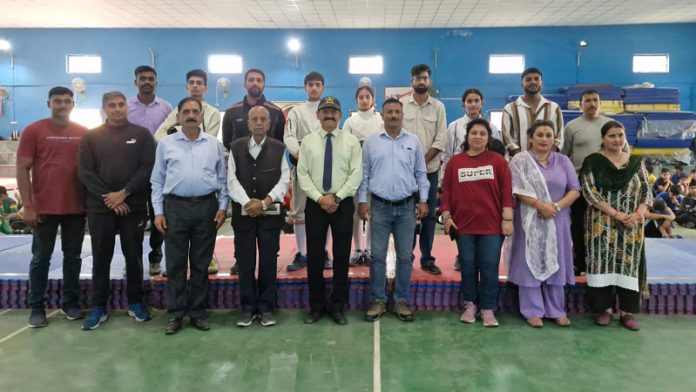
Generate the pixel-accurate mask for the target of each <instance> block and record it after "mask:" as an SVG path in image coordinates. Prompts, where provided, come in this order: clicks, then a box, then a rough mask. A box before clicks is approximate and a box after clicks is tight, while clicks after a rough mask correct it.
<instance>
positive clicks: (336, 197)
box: [334, 195, 343, 204]
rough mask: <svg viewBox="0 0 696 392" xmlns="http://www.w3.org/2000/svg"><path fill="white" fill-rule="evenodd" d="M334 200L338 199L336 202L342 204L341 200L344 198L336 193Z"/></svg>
mask: <svg viewBox="0 0 696 392" xmlns="http://www.w3.org/2000/svg"><path fill="white" fill-rule="evenodd" d="M334 200H336V204H341V200H343V199H341V198H340V197H338V196H336V195H334Z"/></svg>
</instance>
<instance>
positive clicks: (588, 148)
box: [562, 89, 611, 275]
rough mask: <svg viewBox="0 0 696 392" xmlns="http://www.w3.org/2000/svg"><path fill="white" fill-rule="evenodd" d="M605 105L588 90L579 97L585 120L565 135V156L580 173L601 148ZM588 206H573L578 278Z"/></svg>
mask: <svg viewBox="0 0 696 392" xmlns="http://www.w3.org/2000/svg"><path fill="white" fill-rule="evenodd" d="M601 107H602V104H601V101H600V99H599V93H598V92H597V90H595V89H588V90H585V91H583V92H582V93H581V94H580V110H582V116H580V117H578V118H576V119H574V120H572V121H569V122H568V124H566V126H565V128H564V131H563V150H562V151H563V154H564V155H567V156H568V157H569V158H570V160H571V161H573V166H575V170H577V172H578V173H579V172H580V168H581V167H582V162H583V161H584V160H585V158H587V156H588V155H590V154H592V153H595V152H598V151H599V146H600V145H601V144H602V134H601V132H600V131H601V129H602V126H604V124H606V123H607V122H608V121H610V120H611V119H610V118H609V117H605V116H602V115H601V114H599V112H600V110H601ZM586 209H587V202H586V201H585V198H584V197H579V198H578V199H577V200H576V201H575V202H574V203H573V204H572V205H571V206H570V220H571V228H570V229H571V233H572V237H573V256H574V259H573V267H574V269H575V274H576V275H580V274H582V273H584V272H585V269H586V265H585V240H584V238H585V210H586Z"/></svg>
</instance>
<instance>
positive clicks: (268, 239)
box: [234, 218, 280, 314]
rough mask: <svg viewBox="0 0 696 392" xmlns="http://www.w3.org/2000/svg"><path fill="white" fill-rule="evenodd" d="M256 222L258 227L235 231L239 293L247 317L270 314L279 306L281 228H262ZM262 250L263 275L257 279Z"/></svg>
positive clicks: (260, 270)
mask: <svg viewBox="0 0 696 392" xmlns="http://www.w3.org/2000/svg"><path fill="white" fill-rule="evenodd" d="M262 219H265V218H257V219H254V227H252V228H250V229H248V230H235V232H234V248H235V249H236V250H237V257H238V259H237V266H238V267H239V291H240V294H241V295H240V296H241V303H242V312H244V313H252V314H255V313H264V312H270V311H271V310H273V309H274V308H275V305H276V286H277V285H276V278H277V269H278V251H279V250H280V228H277V229H269V228H261V227H260V226H261V225H260V223H261V222H260V221H261V220H262ZM257 246H258V250H259V275H258V278H257V277H256V248H257Z"/></svg>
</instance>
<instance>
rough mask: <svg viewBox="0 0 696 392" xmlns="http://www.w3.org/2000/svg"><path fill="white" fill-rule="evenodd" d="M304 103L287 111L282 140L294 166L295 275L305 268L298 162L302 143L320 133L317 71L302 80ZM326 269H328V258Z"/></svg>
mask: <svg viewBox="0 0 696 392" xmlns="http://www.w3.org/2000/svg"><path fill="white" fill-rule="evenodd" d="M304 86H305V92H306V93H307V102H305V103H303V104H300V105H297V106H295V107H293V108H292V109H290V112H289V113H288V119H287V120H286V122H285V136H284V138H283V141H284V142H285V146H286V148H287V149H288V152H289V153H290V159H291V161H292V162H293V164H294V167H293V169H292V173H291V178H292V181H291V184H292V185H291V187H292V200H291V204H290V217H291V218H292V220H293V229H294V232H295V241H296V242H297V253H296V254H295V258H294V259H293V261H292V263H290V264H289V265H288V271H297V270H299V269H301V268H304V267H305V266H306V265H307V231H306V228H305V205H306V203H307V195H306V194H305V192H304V191H303V190H302V188H301V187H300V186H299V182H298V180H297V161H298V159H299V157H300V144H301V143H302V139H303V138H304V137H305V136H307V135H309V134H310V133H312V132H315V131H317V130H319V129H321V124H320V123H319V119H318V118H317V109H318V108H319V100H321V95H322V94H323V93H324V75H322V74H320V73H319V72H317V71H312V72H310V73H308V74H307V75H306V76H305V78H304ZM326 259H327V260H326V265H325V267H328V268H330V267H331V266H330V263H331V262H330V261H329V259H328V255H327V257H326Z"/></svg>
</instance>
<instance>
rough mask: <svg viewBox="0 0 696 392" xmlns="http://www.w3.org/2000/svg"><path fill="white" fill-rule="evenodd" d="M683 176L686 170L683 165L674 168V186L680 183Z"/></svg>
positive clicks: (672, 179)
mask: <svg viewBox="0 0 696 392" xmlns="http://www.w3.org/2000/svg"><path fill="white" fill-rule="evenodd" d="M682 174H684V168H683V167H682V165H677V166H674V174H672V178H671V179H670V180H671V181H672V184H677V183H679V179H680V178H681V176H682Z"/></svg>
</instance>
